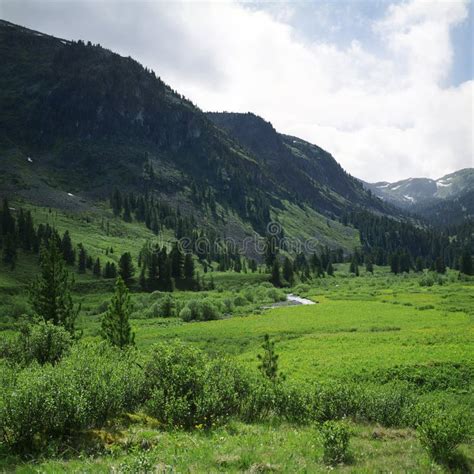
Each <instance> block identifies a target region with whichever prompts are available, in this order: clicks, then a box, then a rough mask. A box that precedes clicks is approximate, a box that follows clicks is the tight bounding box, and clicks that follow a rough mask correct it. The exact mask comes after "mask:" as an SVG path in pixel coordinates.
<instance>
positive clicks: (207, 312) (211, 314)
mask: <svg viewBox="0 0 474 474" xmlns="http://www.w3.org/2000/svg"><path fill="white" fill-rule="evenodd" d="M220 317H221V314H220V312H219V310H218V309H217V307H216V306H215V305H214V303H212V302H211V301H209V300H204V301H203V302H202V303H201V311H200V318H199V319H200V320H201V321H211V320H214V319H219V318H220Z"/></svg>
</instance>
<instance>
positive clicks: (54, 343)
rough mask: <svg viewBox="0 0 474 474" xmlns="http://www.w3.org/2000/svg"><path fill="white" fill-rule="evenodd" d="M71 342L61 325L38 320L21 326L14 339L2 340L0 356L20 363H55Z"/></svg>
mask: <svg viewBox="0 0 474 474" xmlns="http://www.w3.org/2000/svg"><path fill="white" fill-rule="evenodd" d="M72 342H73V341H72V338H71V335H70V333H69V332H68V331H66V330H65V329H64V327H63V326H56V325H54V324H52V323H50V322H44V321H39V322H37V323H35V324H31V325H26V326H23V327H22V328H21V331H20V334H19V335H18V337H17V338H16V339H13V340H8V341H6V342H4V343H3V345H2V347H1V348H0V356H2V357H5V358H7V359H9V360H11V361H12V362H15V363H18V364H22V365H28V364H30V363H31V362H33V361H36V362H38V363H39V364H41V365H43V364H46V363H49V364H55V363H57V362H58V361H59V360H60V359H61V357H63V355H65V354H66V353H67V352H68V351H69V349H70V347H71V344H72Z"/></svg>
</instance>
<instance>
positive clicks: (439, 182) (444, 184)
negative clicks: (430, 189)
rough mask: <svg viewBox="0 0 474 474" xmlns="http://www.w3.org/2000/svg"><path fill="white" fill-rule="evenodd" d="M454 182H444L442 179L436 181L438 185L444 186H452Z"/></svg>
mask: <svg viewBox="0 0 474 474" xmlns="http://www.w3.org/2000/svg"><path fill="white" fill-rule="evenodd" d="M452 184H453V183H443V182H441V181H438V182H437V183H436V186H441V187H442V188H446V187H447V186H451V185H452Z"/></svg>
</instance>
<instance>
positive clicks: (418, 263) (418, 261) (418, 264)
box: [415, 257, 424, 273]
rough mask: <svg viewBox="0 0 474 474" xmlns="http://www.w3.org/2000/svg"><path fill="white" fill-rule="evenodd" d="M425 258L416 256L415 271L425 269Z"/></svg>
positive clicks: (418, 271)
mask: <svg viewBox="0 0 474 474" xmlns="http://www.w3.org/2000/svg"><path fill="white" fill-rule="evenodd" d="M423 267H424V265H423V258H422V257H416V260H415V271H416V272H417V273H420V272H422V271H423Z"/></svg>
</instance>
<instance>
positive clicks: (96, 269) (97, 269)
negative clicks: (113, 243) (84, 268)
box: [92, 258, 102, 277]
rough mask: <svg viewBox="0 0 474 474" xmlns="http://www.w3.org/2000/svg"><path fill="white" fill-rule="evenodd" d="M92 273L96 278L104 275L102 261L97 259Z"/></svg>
mask: <svg viewBox="0 0 474 474" xmlns="http://www.w3.org/2000/svg"><path fill="white" fill-rule="evenodd" d="M92 273H93V274H94V275H95V276H96V277H100V275H101V274H102V271H101V265H100V259H99V258H97V259H96V261H95V262H94V266H93V267H92Z"/></svg>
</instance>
